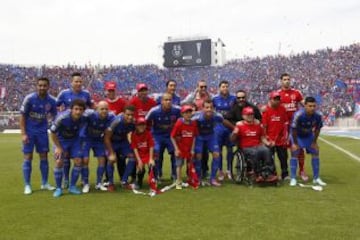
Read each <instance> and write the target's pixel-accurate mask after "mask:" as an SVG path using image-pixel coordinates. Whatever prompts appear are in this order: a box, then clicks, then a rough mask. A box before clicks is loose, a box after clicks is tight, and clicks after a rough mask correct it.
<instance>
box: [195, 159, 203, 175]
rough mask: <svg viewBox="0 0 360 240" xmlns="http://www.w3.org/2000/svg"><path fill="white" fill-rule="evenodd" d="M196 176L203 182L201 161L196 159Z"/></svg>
mask: <svg viewBox="0 0 360 240" xmlns="http://www.w3.org/2000/svg"><path fill="white" fill-rule="evenodd" d="M194 165H195V171H196V175H197V176H198V178H199V180H201V160H198V159H195V161H194Z"/></svg>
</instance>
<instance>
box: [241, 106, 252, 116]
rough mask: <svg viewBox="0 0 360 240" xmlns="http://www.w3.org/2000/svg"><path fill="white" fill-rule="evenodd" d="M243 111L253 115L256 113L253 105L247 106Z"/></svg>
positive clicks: (245, 113) (244, 113)
mask: <svg viewBox="0 0 360 240" xmlns="http://www.w3.org/2000/svg"><path fill="white" fill-rule="evenodd" d="M241 113H242V114H243V115H251V114H254V109H253V108H252V107H245V108H244V109H243V110H242V112H241Z"/></svg>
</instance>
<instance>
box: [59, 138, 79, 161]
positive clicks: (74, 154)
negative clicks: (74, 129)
mask: <svg viewBox="0 0 360 240" xmlns="http://www.w3.org/2000/svg"><path fill="white" fill-rule="evenodd" d="M59 142H60V145H61V147H62V148H63V150H64V153H69V157H70V158H82V157H83V146H82V144H81V139H80V138H76V139H59Z"/></svg>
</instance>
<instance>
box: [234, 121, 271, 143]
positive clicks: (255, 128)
mask: <svg viewBox="0 0 360 240" xmlns="http://www.w3.org/2000/svg"><path fill="white" fill-rule="evenodd" d="M233 133H235V134H237V136H238V139H239V147H240V148H249V147H256V146H259V145H260V144H261V137H262V136H263V135H264V131H263V128H262V126H261V124H260V122H259V121H258V120H255V121H254V123H247V122H246V121H244V120H242V121H240V122H237V123H236V126H235V129H234V131H233Z"/></svg>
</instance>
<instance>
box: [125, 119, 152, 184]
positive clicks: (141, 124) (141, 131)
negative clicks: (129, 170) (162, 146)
mask: <svg viewBox="0 0 360 240" xmlns="http://www.w3.org/2000/svg"><path fill="white" fill-rule="evenodd" d="M131 147H132V149H133V150H134V154H135V158H136V163H137V167H136V168H137V179H138V182H137V184H138V187H139V188H141V187H142V182H143V178H144V175H145V167H144V165H148V166H154V165H155V163H154V139H153V136H152V135H151V133H150V131H148V130H147V129H146V120H145V118H142V117H140V118H138V119H136V129H135V131H134V132H133V133H132V134H131Z"/></svg>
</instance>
